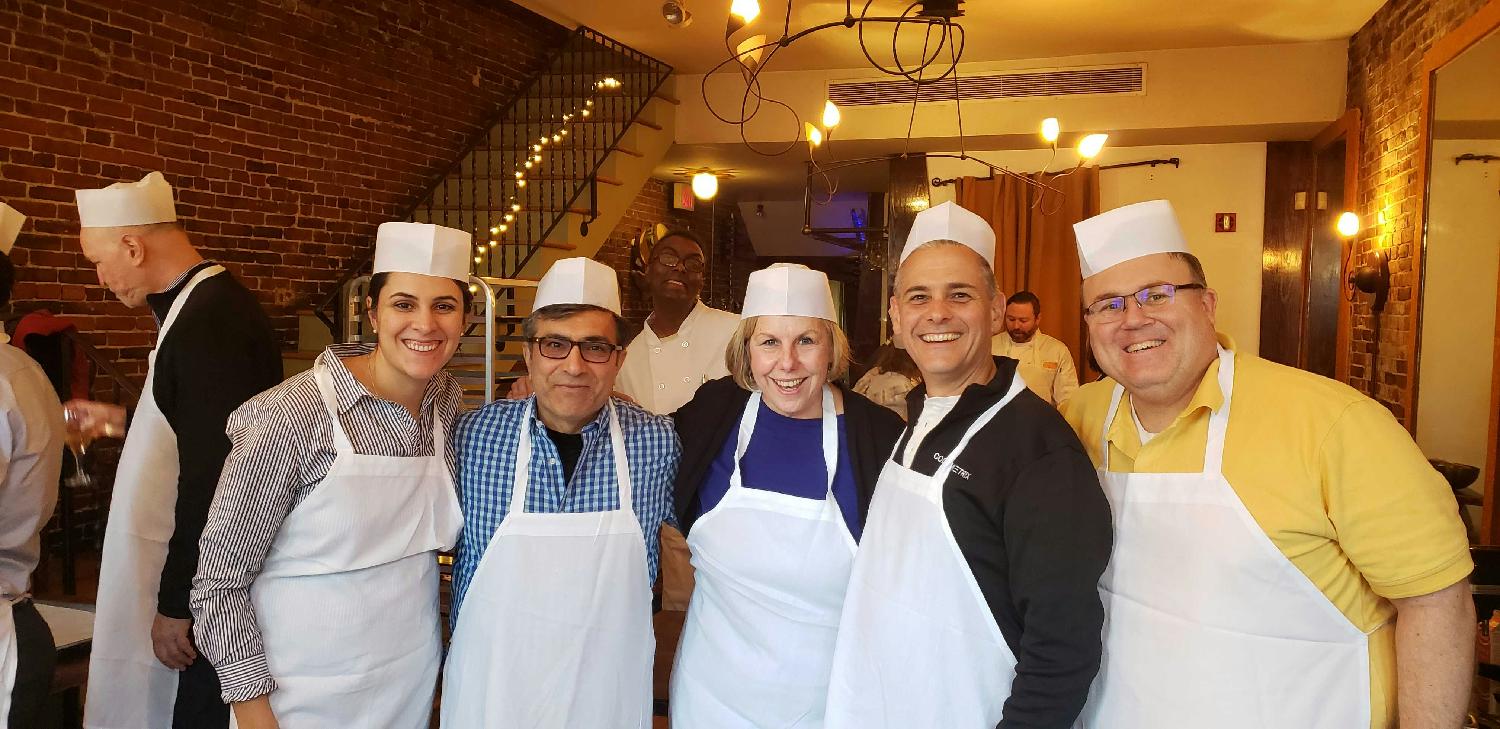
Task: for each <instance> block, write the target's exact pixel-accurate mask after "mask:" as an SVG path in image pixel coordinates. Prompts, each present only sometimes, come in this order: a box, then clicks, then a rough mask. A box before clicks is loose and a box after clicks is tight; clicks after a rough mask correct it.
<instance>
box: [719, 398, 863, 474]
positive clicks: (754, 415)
mask: <svg viewBox="0 0 1500 729" xmlns="http://www.w3.org/2000/svg"><path fill="white" fill-rule="evenodd" d="M761 402H762V398H761V395H760V392H759V391H755V392H752V393H750V400H749V402H746V403H745V412H744V415H742V416H740V428H739V434H738V436H737V439H736V441H735V446H734V471H733V472H731V473H730V474H729V488H730V489H731V490H732V489H737V488H742V487H743V485H744V483H743V477H742V476H741V475H740V473H741V471H740V459H742V458H744V457H745V451H746V450H748V449H749V448H750V438H751V437H752V436H754V435H755V423H756V421H757V420H758V419H759V417H760V404H761ZM820 418H821V423H822V440H823V469H824V470H825V471H826V472H827V473H826V474H825V483H824V487H825V488H826V491H827V495H828V497H829V498H832V497H833V477H834V474H835V473H836V472H837V471H838V465H839V412H838V406H836V405H835V404H834V400H833V386H832V385H824V386H823V405H822V415H821V416H820Z"/></svg>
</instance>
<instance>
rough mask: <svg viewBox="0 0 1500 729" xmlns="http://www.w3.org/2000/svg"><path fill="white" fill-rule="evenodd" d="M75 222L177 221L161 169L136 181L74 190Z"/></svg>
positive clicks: (128, 223)
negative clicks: (76, 211) (76, 202)
mask: <svg viewBox="0 0 1500 729" xmlns="http://www.w3.org/2000/svg"><path fill="white" fill-rule="evenodd" d="M73 197H74V199H75V200H77V201H78V222H79V224H80V225H81V226H82V227H84V228H122V227H127V226H133V225H151V224H153V223H175V222H177V206H176V204H175V203H174V202H173V201H172V186H171V185H170V184H167V178H165V177H162V175H161V173H160V172H152V173H150V174H148V175H146V176H145V177H142V178H141V179H140V181H139V182H116V183H115V184H113V185H110V186H109V187H106V188H103V189H100V190H75V191H74V192H73Z"/></svg>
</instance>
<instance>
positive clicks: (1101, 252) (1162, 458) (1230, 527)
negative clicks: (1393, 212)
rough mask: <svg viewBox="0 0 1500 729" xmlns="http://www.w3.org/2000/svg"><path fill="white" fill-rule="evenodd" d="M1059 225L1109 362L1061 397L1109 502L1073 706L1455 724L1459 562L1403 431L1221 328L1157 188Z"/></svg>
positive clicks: (1126, 728)
mask: <svg viewBox="0 0 1500 729" xmlns="http://www.w3.org/2000/svg"><path fill="white" fill-rule="evenodd" d="M1074 230H1075V232H1076V233H1077V239H1078V250H1079V259H1080V262H1081V264H1082V272H1083V301H1084V302H1085V309H1084V319H1085V321H1086V322H1087V324H1088V329H1089V344H1090V346H1091V347H1092V349H1093V353H1094V357H1095V359H1096V360H1097V361H1098V362H1099V365H1100V368H1101V369H1102V370H1103V371H1104V373H1105V374H1106V375H1108V378H1107V379H1105V380H1102V381H1100V382H1096V383H1091V384H1089V385H1085V386H1084V387H1083V388H1081V389H1080V390H1079V391H1078V392H1077V394H1075V395H1074V396H1073V397H1072V398H1071V399H1070V400H1069V401H1068V402H1067V403H1066V404H1065V405H1064V407H1063V414H1064V416H1065V417H1066V418H1067V419H1068V422H1069V423H1070V424H1071V425H1072V426H1073V427H1074V429H1075V430H1076V431H1077V433H1078V435H1079V437H1080V439H1081V440H1082V441H1083V442H1084V444H1085V445H1086V446H1087V447H1088V449H1089V453H1090V456H1091V457H1092V458H1093V460H1094V463H1095V464H1096V466H1097V467H1098V470H1099V480H1100V482H1101V484H1102V485H1103V486H1104V489H1105V493H1106V495H1107V496H1108V497H1109V499H1110V505H1111V507H1112V511H1113V514H1114V519H1115V547H1114V555H1113V558H1112V560H1111V563H1110V567H1109V569H1108V570H1107V571H1106V572H1105V573H1104V577H1103V579H1102V580H1101V581H1100V593H1101V596H1102V597H1103V599H1104V603H1105V610H1106V612H1107V614H1108V621H1107V623H1106V625H1107V628H1106V631H1105V642H1104V663H1103V666H1102V667H1101V669H1100V672H1099V677H1098V679H1097V681H1096V683H1095V686H1094V690H1093V692H1092V693H1091V695H1090V699H1089V703H1088V706H1087V707H1086V708H1085V709H1084V713H1083V717H1084V721H1085V722H1086V724H1087V725H1088V726H1090V727H1100V728H1102V729H1145V728H1146V727H1150V729H1176V728H1178V727H1200V726H1214V727H1220V728H1224V729H1251V728H1262V727H1344V728H1347V729H1365V728H1366V727H1389V726H1394V725H1396V724H1397V722H1398V720H1399V724H1400V726H1402V727H1452V726H1461V722H1462V721H1463V718H1464V708H1465V705H1466V702H1467V699H1468V688H1469V682H1470V678H1471V676H1472V674H1473V655H1472V651H1473V643H1474V638H1473V631H1474V609H1473V604H1472V602H1471V598H1470V596H1469V590H1468V584H1467V581H1466V577H1467V575H1468V574H1469V572H1470V570H1471V569H1472V568H1473V563H1472V562H1471V561H1470V559H1469V553H1468V544H1467V540H1466V538H1465V535H1464V529H1463V526H1462V525H1461V524H1460V522H1459V519H1458V507H1457V505H1456V504H1455V502H1454V499H1453V495H1452V492H1451V490H1450V489H1449V487H1448V485H1447V484H1446V483H1445V482H1444V481H1443V479H1442V478H1441V477H1440V476H1439V475H1438V474H1437V473H1436V472H1435V471H1433V470H1432V468H1431V467H1430V466H1429V465H1428V464H1427V461H1426V459H1425V458H1424V457H1423V455H1422V453H1421V452H1420V451H1419V450H1418V449H1417V447H1416V445H1415V444H1414V443H1413V442H1412V439H1411V436H1410V435H1408V434H1407V432H1406V431H1405V430H1404V429H1402V427H1401V425H1400V424H1399V423H1397V422H1396V420H1395V419H1394V418H1392V417H1391V414H1390V412H1388V411H1387V410H1386V409H1385V408H1384V407H1383V406H1381V405H1380V404H1379V403H1377V402H1375V401H1373V400H1371V399H1369V398H1367V397H1365V396H1364V395H1362V394H1360V393H1358V392H1356V391H1355V390H1353V389H1351V388H1349V387H1347V386H1345V385H1343V384H1341V383H1338V382H1334V381H1332V380H1329V379H1326V378H1323V377H1319V376H1317V375H1314V374H1311V373H1308V372H1304V371H1302V370H1297V369H1293V368H1291V367H1285V366H1282V365H1279V364H1275V363H1272V362H1268V361H1266V360H1263V359H1260V358H1258V357H1255V356H1253V355H1250V354H1246V353H1244V352H1239V351H1236V347H1235V345H1234V342H1232V341H1231V340H1230V339H1229V338H1228V337H1225V336H1224V335H1222V334H1218V333H1217V332H1216V330H1215V328H1214V315H1215V310H1216V306H1217V303H1218V294H1217V293H1216V292H1215V291H1214V290H1213V289H1211V288H1209V287H1208V281H1207V278H1206V276H1205V275H1204V271H1203V266H1202V264H1201V263H1199V261H1198V259H1197V258H1196V257H1194V256H1193V255H1192V253H1190V252H1189V249H1188V246H1187V242H1186V240H1185V239H1184V237H1183V234H1182V231H1181V229H1180V228H1179V227H1178V225H1177V219H1176V216H1175V215H1174V213H1173V211H1172V207H1171V205H1170V204H1169V203H1167V202H1166V201H1164V200H1157V201H1152V202H1146V203H1140V204H1136V205H1129V206H1126V207H1123V208H1119V209H1117V210H1112V211H1109V212H1106V213H1104V214H1103V215H1099V216H1096V217H1094V218H1090V219H1088V220H1085V221H1083V222H1081V223H1078V224H1077V225H1075V226H1074ZM1398 699H1399V700H1398ZM1398 706H1399V708H1398Z"/></svg>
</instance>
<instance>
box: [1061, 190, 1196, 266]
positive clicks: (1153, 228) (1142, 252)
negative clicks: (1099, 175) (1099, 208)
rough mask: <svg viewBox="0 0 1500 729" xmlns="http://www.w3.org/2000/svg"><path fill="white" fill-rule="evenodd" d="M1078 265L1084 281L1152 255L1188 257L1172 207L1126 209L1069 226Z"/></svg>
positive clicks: (1154, 204) (1162, 203)
mask: <svg viewBox="0 0 1500 729" xmlns="http://www.w3.org/2000/svg"><path fill="white" fill-rule="evenodd" d="M1073 234H1074V235H1075V236H1076V237H1077V238H1078V264H1079V268H1081V269H1082V271H1083V277H1084V278H1088V277H1089V276H1092V275H1094V274H1096V273H1099V272H1100V271H1103V270H1104V269H1106V268H1109V267H1111V266H1115V265H1118V264H1121V263H1124V262H1126V261H1129V260H1132V259H1136V258H1140V257H1141V256H1149V255H1152V254H1154V253H1190V252H1191V251H1189V250H1188V244H1187V239H1186V238H1184V237H1183V236H1182V227H1181V226H1179V225H1178V224H1177V214H1176V213H1174V212H1172V203H1170V202H1167V201H1166V200H1150V201H1147V202H1142V203H1136V204H1134V205H1126V206H1125V207H1122V208H1115V209H1114V210H1110V211H1109V212H1105V213H1100V214H1098V215H1095V216H1094V217H1092V218H1089V219H1088V220H1084V221H1082V222H1078V223H1074V224H1073Z"/></svg>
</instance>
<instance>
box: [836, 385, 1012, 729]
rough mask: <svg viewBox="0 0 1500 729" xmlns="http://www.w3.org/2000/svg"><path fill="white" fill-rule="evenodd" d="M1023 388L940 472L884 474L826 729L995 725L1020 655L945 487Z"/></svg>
mask: <svg viewBox="0 0 1500 729" xmlns="http://www.w3.org/2000/svg"><path fill="white" fill-rule="evenodd" d="M1025 389H1026V383H1025V381H1024V380H1023V379H1022V378H1021V377H1020V376H1015V377H1013V378H1012V379H1011V384H1010V389H1009V390H1008V391H1007V392H1006V393H1005V397H1003V398H1001V400H1000V401H999V402H997V403H995V404H994V405H992V406H991V407H990V408H989V409H988V410H986V411H984V413H983V414H981V415H980V416H979V418H978V419H976V420H975V421H974V423H973V424H972V425H970V426H969V429H968V430H967V431H966V432H965V433H964V435H963V438H962V439H961V440H960V441H959V442H958V445H956V446H954V448H953V451H952V452H951V453H949V454H948V457H947V458H946V459H945V460H944V461H943V463H942V465H941V466H940V467H939V468H938V469H937V471H936V472H935V473H934V474H933V475H932V476H924V475H922V474H920V473H918V472H917V471H914V470H912V469H910V468H907V467H906V466H903V465H901V462H900V461H899V460H898V459H897V457H896V455H895V454H893V455H892V457H891V460H890V461H888V462H886V464H885V468H884V469H882V470H881V472H880V481H879V482H878V483H877V484H876V486H875V496H874V498H873V499H871V502H870V513H869V516H868V517H867V518H866V519H865V531H864V535H863V536H862V537H861V538H860V543H859V552H858V553H857V554H856V555H855V559H854V573H853V575H852V576H851V577H850V579H849V594H848V596H847V597H845V598H844V614H843V619H842V621H841V622H840V624H839V637H838V646H837V648H836V649H835V650H834V656H833V675H832V677H831V682H830V685H829V692H828V718H827V722H826V724H825V726H826V727H827V729H916V728H917V727H924V728H925V727H932V728H933V729H936V728H938V727H941V728H942V729H992V727H994V726H995V725H996V724H997V723H999V721H1000V718H1001V713H1002V710H1003V709H1004V707H1005V700H1006V699H1007V698H1009V697H1010V685H1011V682H1012V681H1013V680H1014V679H1015V668H1016V658H1015V654H1013V653H1012V652H1011V650H1010V646H1008V645H1007V644H1006V642H1005V638H1004V636H1002V635H1001V634H1000V626H999V625H998V624H996V623H995V616H994V615H993V614H992V613H991V612H990V608H989V605H988V603H986V602H985V600H984V594H983V593H981V592H980V590H979V583H978V582H976V581H975V580H974V574H973V573H972V572H971V571H970V570H969V564H968V562H967V561H965V559H964V556H963V553H962V552H960V551H959V549H958V543H957V542H956V541H954V539H953V530H952V528H951V527H950V526H949V525H948V517H947V515H946V514H945V513H944V512H943V482H944V481H946V480H947V477H948V474H949V473H950V472H951V470H952V468H953V464H954V462H955V461H957V460H958V456H959V454H960V453H962V452H963V450H964V448H965V447H966V446H968V444H969V440H970V439H971V438H973V437H974V434H975V433H978V432H979V430H980V429H981V428H983V427H984V426H985V425H987V424H988V423H989V422H990V420H991V419H993V418H994V417H995V414H996V413H999V412H1000V410H1001V409H1002V408H1004V407H1005V406H1006V405H1008V404H1009V403H1010V401H1011V400H1013V399H1015V397H1016V395H1017V394H1019V393H1021V392H1023V391H1025ZM913 445H914V446H915V445H918V444H913ZM897 448H898V449H899V448H900V443H899V442H898V443H897Z"/></svg>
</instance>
